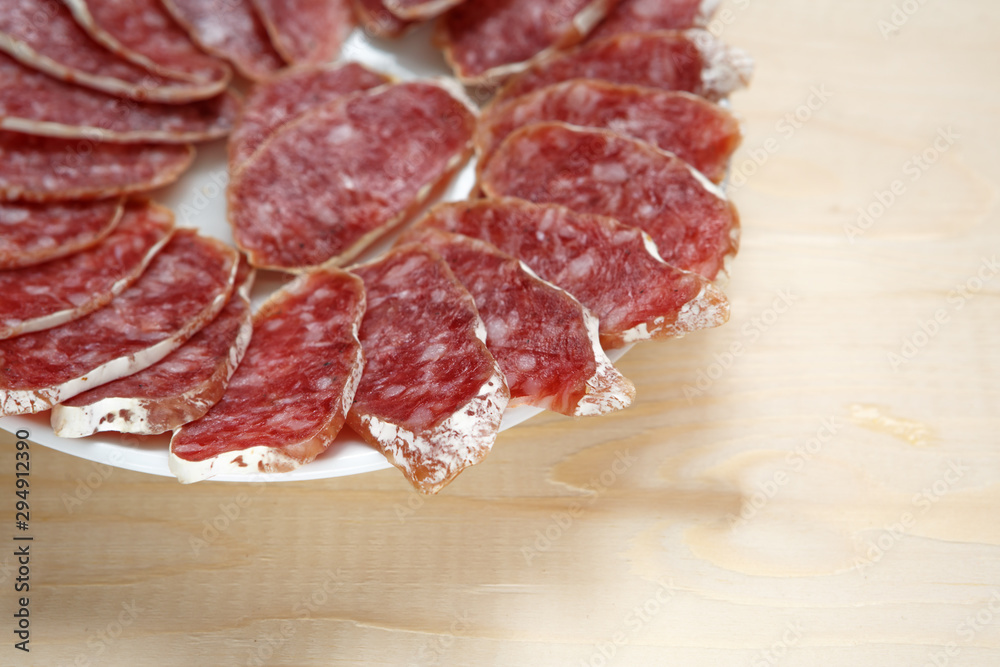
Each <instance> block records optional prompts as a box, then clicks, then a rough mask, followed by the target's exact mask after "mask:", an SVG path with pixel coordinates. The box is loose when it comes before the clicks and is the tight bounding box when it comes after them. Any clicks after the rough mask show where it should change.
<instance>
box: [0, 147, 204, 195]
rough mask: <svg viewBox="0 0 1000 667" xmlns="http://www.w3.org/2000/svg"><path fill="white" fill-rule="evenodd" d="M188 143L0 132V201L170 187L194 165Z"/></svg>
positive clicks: (129, 191) (119, 193) (110, 193)
mask: <svg viewBox="0 0 1000 667" xmlns="http://www.w3.org/2000/svg"><path fill="white" fill-rule="evenodd" d="M192 160H194V148H193V147H192V146H190V145H188V144H130V145H126V144H109V143H101V142H94V141H91V140H87V139H76V140H74V139H56V138H51V137H35V136H30V135H27V134H20V133H17V132H6V131H3V130H0V201H34V202H39V201H52V200H56V199H103V198H105V197H113V196H118V195H122V194H127V193H132V192H143V191H146V190H153V189H155V188H159V187H162V186H164V185H169V184H170V183H173V182H174V181H176V180H177V178H178V177H179V176H180V175H181V174H182V173H183V172H184V171H185V170H186V169H187V168H188V167H189V166H191V161H192Z"/></svg>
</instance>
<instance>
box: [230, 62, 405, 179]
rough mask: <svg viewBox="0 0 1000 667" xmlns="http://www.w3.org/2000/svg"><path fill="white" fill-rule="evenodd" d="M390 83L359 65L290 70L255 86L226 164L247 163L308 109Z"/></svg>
mask: <svg viewBox="0 0 1000 667" xmlns="http://www.w3.org/2000/svg"><path fill="white" fill-rule="evenodd" d="M386 83H389V77H388V76H386V75H384V74H381V73H378V72H374V71H372V70H370V69H368V68H367V67H365V66H364V65H359V64H358V63H345V64H341V65H316V66H304V67H293V68H291V69H288V70H285V71H284V72H281V73H279V74H276V75H275V76H273V77H272V78H270V79H268V80H267V81H263V82H261V83H259V84H257V85H256V86H254V89H253V92H251V94H250V96H249V97H247V100H246V104H244V106H243V114H242V115H241V116H240V120H239V123H238V124H237V126H236V129H235V130H233V133H232V135H230V137H229V165H230V168H231V170H232V171H233V172H234V173H235V171H236V168H237V167H239V166H240V165H242V164H243V163H244V162H246V160H247V158H249V157H250V156H251V155H252V154H253V152H254V151H255V150H257V148H258V147H259V146H260V145H261V144H262V143H264V141H266V140H267V139H268V138H270V137H271V135H272V134H274V132H275V131H277V129H278V128H279V127H281V126H282V125H285V124H286V123H289V122H291V121H292V120H294V119H295V118H297V117H298V116H300V115H301V114H302V113H304V112H305V111H308V110H309V109H312V108H315V107H319V106H323V105H324V104H326V103H328V102H332V101H334V100H336V99H339V98H341V97H343V96H344V95H347V94H349V93H354V92H357V91H359V90H367V89H369V88H375V87H377V86H381V85H384V84H386Z"/></svg>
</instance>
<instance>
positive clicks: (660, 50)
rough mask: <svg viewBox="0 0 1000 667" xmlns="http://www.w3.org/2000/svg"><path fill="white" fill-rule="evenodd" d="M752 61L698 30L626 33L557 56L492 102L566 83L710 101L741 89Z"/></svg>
mask: <svg viewBox="0 0 1000 667" xmlns="http://www.w3.org/2000/svg"><path fill="white" fill-rule="evenodd" d="M752 71H753V62H752V61H751V59H750V57H749V56H748V55H747V54H746V53H745V52H743V51H741V50H740V49H735V48H732V47H728V46H726V45H724V44H723V43H722V42H720V41H718V40H717V39H716V38H715V37H712V35H711V34H709V33H708V32H706V31H704V30H684V31H672V30H663V31H657V32H642V33H626V34H623V35H614V36H612V37H609V38H607V39H602V40H599V41H596V42H587V43H586V44H582V45H580V46H578V47H576V48H575V49H571V50H569V51H566V52H564V53H557V54H555V55H553V56H550V57H549V58H546V59H545V60H542V61H541V62H539V63H537V64H536V65H535V66H534V67H532V68H531V69H529V70H527V71H526V72H523V73H521V74H519V75H517V76H515V77H513V78H512V79H510V81H508V82H507V84H506V85H505V86H504V87H503V88H502V89H501V90H500V92H499V93H497V96H496V98H495V100H496V101H495V102H494V103H496V102H499V101H500V100H509V99H512V98H514V97H518V96H520V95H527V94H528V93H530V92H532V91H535V90H538V89H539V88H544V87H545V86H550V85H552V84H554V83H559V82H560V81H568V80H569V79H601V80H604V81H610V82H612V83H623V84H631V85H634V86H646V87H649V88H661V89H663V90H681V91H686V92H689V93H694V94H695V95H700V96H702V97H705V98H707V99H710V100H718V99H720V98H723V97H726V96H727V95H729V94H730V93H731V92H733V91H734V90H737V89H739V88H742V87H743V86H745V85H747V83H748V82H749V80H750V75H751V73H752Z"/></svg>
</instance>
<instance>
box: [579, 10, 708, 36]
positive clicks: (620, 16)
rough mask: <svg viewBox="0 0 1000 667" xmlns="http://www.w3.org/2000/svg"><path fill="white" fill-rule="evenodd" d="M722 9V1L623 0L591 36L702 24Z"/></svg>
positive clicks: (671, 28)
mask: <svg viewBox="0 0 1000 667" xmlns="http://www.w3.org/2000/svg"><path fill="white" fill-rule="evenodd" d="M718 8H719V0H622V2H621V3H620V4H619V5H618V6H617V7H615V9H614V11H612V12H611V13H610V14H608V17H607V18H606V19H604V20H603V21H601V24H600V25H598V26H597V28H595V29H594V32H592V33H591V34H590V36H589V37H588V38H587V39H588V40H589V41H594V40H597V39H604V38H605V37H610V36H612V35H620V34H622V33H626V32H652V31H654V30H684V29H685V28H694V27H702V26H705V25H707V24H708V21H709V19H711V18H712V15H713V14H714V13H715V10H717V9H718Z"/></svg>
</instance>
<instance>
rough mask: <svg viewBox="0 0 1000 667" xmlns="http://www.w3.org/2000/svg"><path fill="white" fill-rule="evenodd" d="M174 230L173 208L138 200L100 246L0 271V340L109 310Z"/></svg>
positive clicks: (126, 209) (130, 204)
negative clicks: (31, 264) (105, 309)
mask: <svg viewBox="0 0 1000 667" xmlns="http://www.w3.org/2000/svg"><path fill="white" fill-rule="evenodd" d="M173 231H174V216H173V214H172V213H171V212H170V211H169V210H167V209H165V208H162V207H159V206H155V205H153V204H149V203H139V202H132V203H129V204H128V205H127V206H126V207H125V215H124V217H123V218H122V221H121V224H119V225H118V228H117V229H115V231H114V232H112V233H111V235H110V236H108V238H106V239H105V240H104V241H102V242H101V243H99V244H97V245H95V246H94V247H92V248H89V249H87V250H83V251H81V252H78V253H76V254H75V255H71V256H69V257H65V258H63V259H57V260H53V261H51V262H46V263H45V264H41V265H39V266H29V267H26V268H23V269H14V270H12V271H0V339H4V338H11V337H13V336H18V335H21V334H24V333H29V332H32V331H42V330H44V329H51V328H52V327H57V326H59V325H62V324H65V323H67V322H71V321H73V320H76V319H79V318H81V317H83V316H84V315H87V314H88V313H92V312H94V311H95V310H97V309H98V308H103V307H104V306H106V305H107V304H108V303H109V302H110V301H111V299H113V298H114V297H115V295H117V294H120V293H121V292H122V291H124V290H125V289H126V288H127V287H128V286H129V285H131V284H132V283H134V282H135V281H136V279H138V278H139V276H140V275H141V274H142V272H143V271H144V270H145V269H146V266H147V265H148V264H149V262H150V261H152V259H153V257H154V256H155V255H156V253H157V252H159V251H160V249H161V248H162V247H163V246H164V245H165V244H166V243H167V241H169V240H170V236H171V234H172V233H173Z"/></svg>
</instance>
